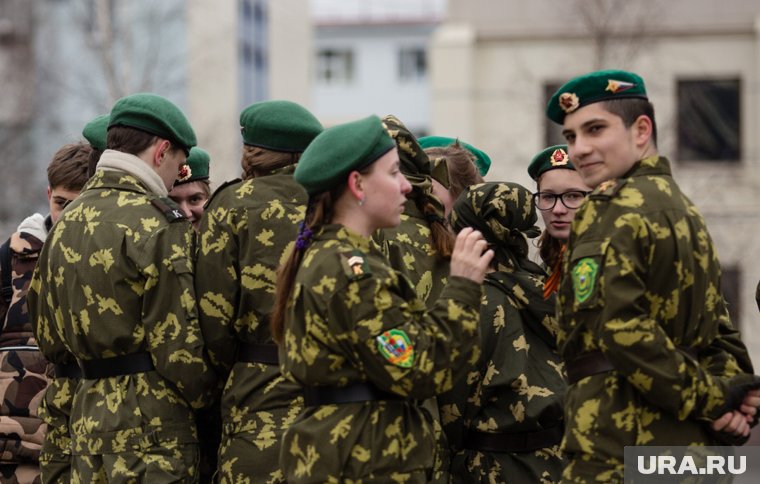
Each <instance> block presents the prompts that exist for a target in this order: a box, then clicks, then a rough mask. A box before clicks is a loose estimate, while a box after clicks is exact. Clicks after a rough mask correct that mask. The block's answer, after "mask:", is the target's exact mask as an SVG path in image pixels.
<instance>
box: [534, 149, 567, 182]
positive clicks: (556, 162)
mask: <svg viewBox="0 0 760 484" xmlns="http://www.w3.org/2000/svg"><path fill="white" fill-rule="evenodd" d="M557 168H565V169H568V170H575V167H574V166H573V163H572V162H571V161H570V157H569V156H568V155H567V145H554V146H550V147H548V148H544V150H542V151H541V152H540V153H539V154H537V155H536V156H534V157H533V159H532V160H531V162H530V166H528V175H530V177H531V178H533V179H534V180H536V181H538V177H540V176H541V175H543V174H544V172H547V171H549V170H555V169H557Z"/></svg>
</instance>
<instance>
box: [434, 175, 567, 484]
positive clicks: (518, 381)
mask: <svg viewBox="0 0 760 484" xmlns="http://www.w3.org/2000/svg"><path fill="white" fill-rule="evenodd" d="M451 219H452V225H453V227H454V228H455V229H457V230H461V229H462V228H464V227H473V228H475V229H476V230H479V231H481V233H483V235H484V237H485V238H486V240H487V241H488V242H489V244H491V245H492V247H494V250H495V262H496V270H495V271H493V272H490V273H488V274H486V279H485V287H484V289H485V297H484V298H483V303H482V306H481V309H480V338H481V353H480V357H479V358H476V359H475V361H473V362H472V365H471V366H469V368H468V370H469V373H468V375H467V377H466V379H462V380H459V381H457V382H455V386H454V389H453V390H451V391H450V392H447V393H446V394H444V395H440V396H439V397H438V402H439V404H440V405H441V413H442V415H443V422H444V430H445V431H446V435H447V437H448V440H449V444H450V445H451V447H452V459H451V460H452V462H451V475H452V481H453V482H463V483H470V482H484V483H487V482H526V483H527V482H558V481H559V478H560V476H561V474H562V466H563V461H562V458H561V454H560V452H559V444H560V439H561V435H562V400H563V397H564V393H565V382H564V366H563V364H562V362H561V359H560V357H559V354H558V352H557V347H556V339H555V338H556V332H557V320H556V317H555V314H554V311H555V299H554V297H551V298H550V299H549V300H546V299H544V297H543V284H544V280H545V273H544V271H543V270H542V269H541V268H540V267H539V266H538V265H537V264H535V263H533V262H531V261H530V260H528V258H527V255H528V244H527V241H526V239H525V237H526V235H527V236H530V237H535V236H536V235H538V229H537V228H536V227H535V223H536V220H537V216H536V212H535V208H534V207H533V204H532V203H531V193H530V191H529V190H527V189H526V188H524V187H522V186H520V185H517V184H511V183H485V184H479V185H473V186H471V187H470V188H469V189H467V190H466V191H465V192H464V193H463V194H462V196H460V198H459V199H458V200H457V202H456V204H455V205H454V211H453V213H452V216H451ZM523 439H524V440H525V441H528V440H532V441H535V442H536V443H535V444H527V443H524V442H522V441H521V440H523ZM495 440H498V441H500V443H499V444H494V443H493V442H492V441H495Z"/></svg>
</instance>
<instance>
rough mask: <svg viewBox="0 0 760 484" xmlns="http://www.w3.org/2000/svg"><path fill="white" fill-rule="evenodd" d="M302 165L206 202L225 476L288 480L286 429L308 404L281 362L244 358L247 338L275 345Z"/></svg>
mask: <svg viewBox="0 0 760 484" xmlns="http://www.w3.org/2000/svg"><path fill="white" fill-rule="evenodd" d="M294 170H295V165H291V166H288V167H286V168H282V169H280V170H276V171H275V172H273V173H272V174H271V175H268V176H264V177H258V178H252V179H249V180H246V181H241V182H237V183H233V184H231V185H228V186H226V187H224V188H223V189H221V190H220V191H218V192H217V193H216V194H215V195H214V197H213V198H212V200H211V202H210V203H209V206H208V207H207V208H206V211H205V215H204V218H203V222H202V225H201V231H200V247H199V251H198V259H197V263H196V269H197V271H196V278H195V288H196V292H197V294H198V297H199V301H200V303H199V305H200V322H201V329H202V331H203V335H204V339H205V341H206V345H207V348H208V349H209V352H210V354H211V356H212V359H213V360H212V361H213V362H214V364H215V365H216V367H217V369H218V371H219V373H220V375H224V376H226V384H225V387H224V391H223V394H222V402H221V407H222V419H223V431H222V446H221V449H220V452H219V456H220V458H219V468H218V472H217V476H218V478H219V479H220V481H221V482H234V483H237V482H247V481H246V480H247V479H250V481H251V482H282V481H283V476H282V472H281V471H280V466H279V460H278V459H279V452H280V442H281V440H282V434H283V432H284V431H285V429H286V428H287V427H288V426H289V425H290V423H291V422H292V421H293V419H294V418H295V416H296V415H298V412H300V411H301V408H302V407H303V398H302V397H301V391H300V386H298V385H297V384H295V383H294V382H292V381H289V380H286V379H284V378H283V377H282V376H281V375H280V369H279V367H278V366H276V365H267V364H263V363H249V362H237V361H236V350H237V348H238V347H239V346H240V345H242V344H245V343H270V344H273V341H272V337H271V334H270V331H269V323H268V319H267V317H268V315H269V313H270V312H271V310H272V306H273V304H274V292H275V281H276V274H277V267H278V266H279V265H280V264H281V263H282V262H283V260H284V259H285V257H286V256H287V254H288V253H289V251H290V249H291V248H292V247H293V244H294V241H295V239H296V234H297V233H298V223H299V222H300V221H301V220H303V218H304V212H305V205H306V192H305V191H304V190H303V188H301V186H300V185H298V184H297V183H296V182H295V181H294V180H293V171H294Z"/></svg>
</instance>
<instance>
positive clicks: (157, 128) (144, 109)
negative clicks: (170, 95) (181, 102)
mask: <svg viewBox="0 0 760 484" xmlns="http://www.w3.org/2000/svg"><path fill="white" fill-rule="evenodd" d="M114 126H126V127H128V128H134V129H139V130H140V131H145V132H146V133H150V134H153V135H156V136H158V137H160V138H163V139H166V140H169V141H171V142H172V143H174V144H176V145H177V146H179V147H180V148H182V149H183V150H185V154H188V153H189V152H190V148H192V147H193V146H195V145H196V140H195V133H194V132H193V128H192V126H190V122H189V121H188V120H187V118H186V117H185V114H184V113H183V112H182V111H181V110H180V109H179V108H178V107H177V106H175V105H174V104H173V103H172V102H171V101H169V100H168V99H166V98H164V97H161V96H159V95H157V94H151V93H139V94H132V95H130V96H126V97H123V98H121V99H119V100H118V101H116V104H114V105H113V108H112V109H111V120H110V122H109V123H108V127H109V128H112V127H114Z"/></svg>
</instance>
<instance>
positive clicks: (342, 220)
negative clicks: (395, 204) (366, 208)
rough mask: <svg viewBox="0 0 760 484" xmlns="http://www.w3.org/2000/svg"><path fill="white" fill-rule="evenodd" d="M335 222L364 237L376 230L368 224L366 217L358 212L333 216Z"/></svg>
mask: <svg viewBox="0 0 760 484" xmlns="http://www.w3.org/2000/svg"><path fill="white" fill-rule="evenodd" d="M333 223H336V224H340V225H342V226H344V227H346V228H347V229H348V230H350V231H351V232H353V233H355V234H359V235H361V236H363V237H369V236H371V235H372V233H373V232H374V231H375V228H373V227H370V226H369V224H367V221H366V219H364V217H363V216H362V215H361V214H357V213H341V214H335V215H334V216H333Z"/></svg>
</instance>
